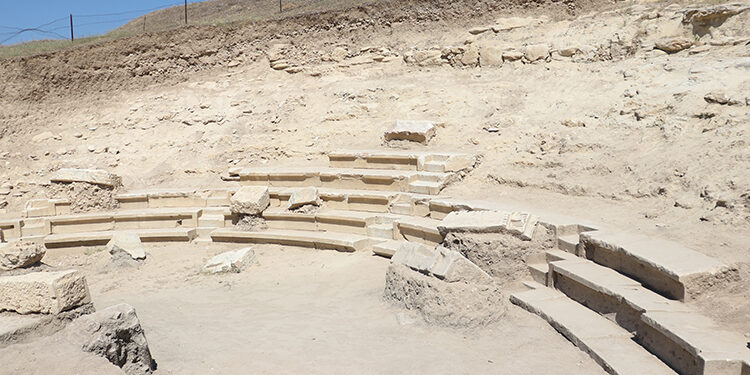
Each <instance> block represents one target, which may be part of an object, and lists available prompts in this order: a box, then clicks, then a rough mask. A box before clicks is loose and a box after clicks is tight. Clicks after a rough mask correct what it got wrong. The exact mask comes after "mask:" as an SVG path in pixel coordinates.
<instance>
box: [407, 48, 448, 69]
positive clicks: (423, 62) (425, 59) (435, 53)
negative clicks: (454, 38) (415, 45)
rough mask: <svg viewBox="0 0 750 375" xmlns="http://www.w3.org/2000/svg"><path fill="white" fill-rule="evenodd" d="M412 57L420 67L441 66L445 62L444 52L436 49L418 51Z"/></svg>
mask: <svg viewBox="0 0 750 375" xmlns="http://www.w3.org/2000/svg"><path fill="white" fill-rule="evenodd" d="M412 57H413V58H414V63H415V64H417V65H419V66H434V65H441V64H443V63H444V62H445V61H444V60H443V59H442V52H441V51H440V50H434V49H431V50H422V51H416V52H414V55H413V56H412Z"/></svg>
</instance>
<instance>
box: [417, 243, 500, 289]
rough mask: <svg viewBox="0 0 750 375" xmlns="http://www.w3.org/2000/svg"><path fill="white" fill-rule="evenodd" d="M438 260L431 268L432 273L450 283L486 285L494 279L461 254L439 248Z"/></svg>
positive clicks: (437, 251) (437, 250)
mask: <svg viewBox="0 0 750 375" xmlns="http://www.w3.org/2000/svg"><path fill="white" fill-rule="evenodd" d="M435 252H436V253H437V257H436V258H437V259H436V260H435V264H433V266H432V267H431V268H430V273H431V274H432V275H433V276H435V277H437V278H439V279H443V280H445V281H446V282H449V283H455V282H466V283H486V282H489V281H490V280H492V277H491V276H490V275H489V274H487V272H484V271H483V270H482V269H481V268H479V266H477V265H476V264H474V263H472V262H471V261H470V260H468V259H466V258H465V257H464V256H463V255H461V253H459V252H458V251H455V250H449V249H446V248H444V247H442V246H438V248H437V249H436V250H435Z"/></svg>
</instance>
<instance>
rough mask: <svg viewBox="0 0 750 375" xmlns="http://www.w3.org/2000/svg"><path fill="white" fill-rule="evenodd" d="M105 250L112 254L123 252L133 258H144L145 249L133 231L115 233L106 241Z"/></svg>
mask: <svg viewBox="0 0 750 375" xmlns="http://www.w3.org/2000/svg"><path fill="white" fill-rule="evenodd" d="M107 251H109V253H110V254H112V255H115V254H117V253H119V252H123V253H125V254H127V255H128V256H130V257H131V258H133V259H135V260H143V259H146V249H145V248H144V247H143V243H142V242H141V238H140V237H138V235H137V234H135V233H115V234H114V235H112V239H111V240H109V243H107Z"/></svg>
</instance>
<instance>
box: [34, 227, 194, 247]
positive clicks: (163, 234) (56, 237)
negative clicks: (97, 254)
mask: <svg viewBox="0 0 750 375" xmlns="http://www.w3.org/2000/svg"><path fill="white" fill-rule="evenodd" d="M118 232H119V231H118ZM128 232H133V233H136V234H137V235H138V236H139V237H140V238H141V241H143V242H171V241H185V242H189V241H192V240H193V239H194V238H195V237H196V230H195V228H171V229H136V230H129V231H128ZM114 233H115V232H114V231H100V232H86V233H69V234H52V235H49V236H46V237H44V244H45V246H47V248H59V247H76V246H101V245H106V244H107V242H109V240H110V239H112V235H113V234H114Z"/></svg>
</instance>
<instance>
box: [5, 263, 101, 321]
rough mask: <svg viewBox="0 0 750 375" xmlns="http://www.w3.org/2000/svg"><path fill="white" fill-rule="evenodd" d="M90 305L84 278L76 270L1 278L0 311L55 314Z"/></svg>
mask: <svg viewBox="0 0 750 375" xmlns="http://www.w3.org/2000/svg"><path fill="white" fill-rule="evenodd" d="M89 302H91V296H90V295H89V289H88V286H87V285H86V278H85V277H84V276H83V274H81V273H80V272H78V271H75V270H69V271H59V272H35V273H29V274H26V275H18V276H1V277H0V311H6V310H7V311H15V312H18V313H20V314H30V313H41V314H58V313H60V312H63V311H67V310H70V309H72V308H74V307H78V306H81V305H83V304H86V303H89Z"/></svg>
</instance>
